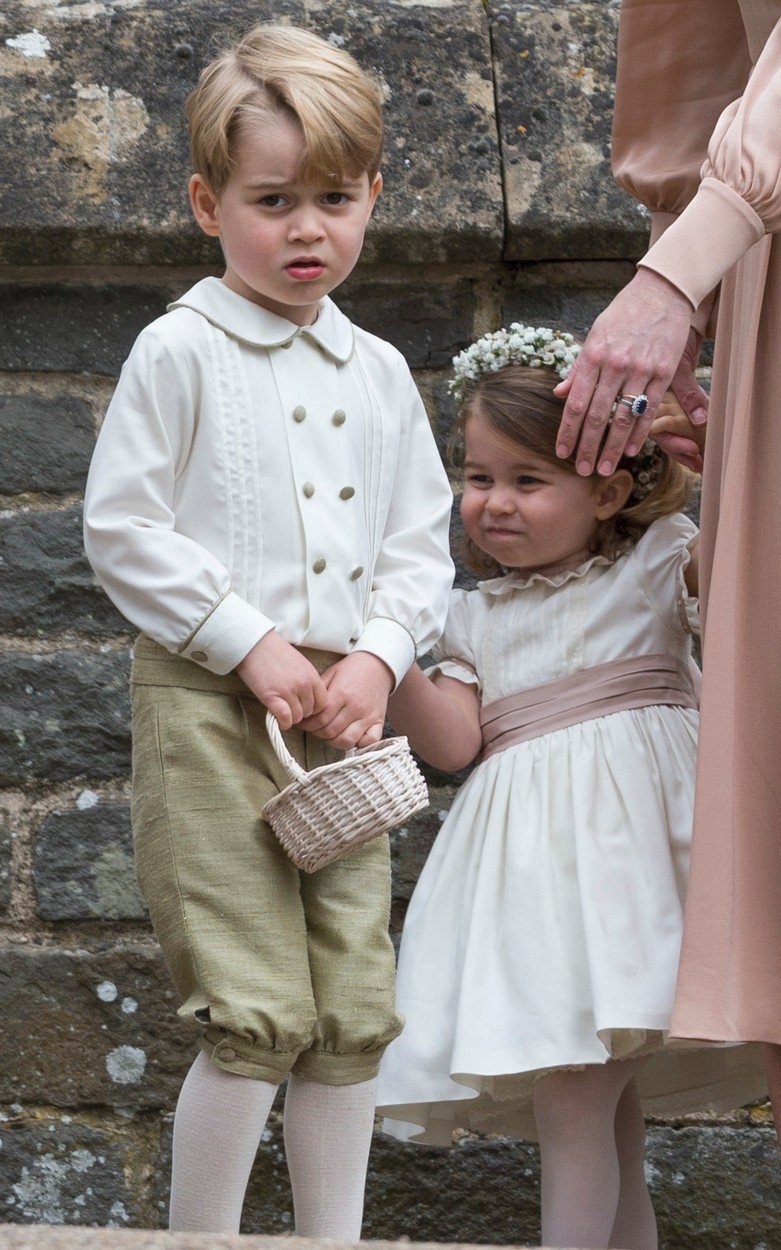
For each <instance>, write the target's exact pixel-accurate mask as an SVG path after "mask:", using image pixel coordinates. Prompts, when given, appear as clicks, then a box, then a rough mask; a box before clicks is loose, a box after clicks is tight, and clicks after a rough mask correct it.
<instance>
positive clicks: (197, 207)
mask: <svg viewBox="0 0 781 1250" xmlns="http://www.w3.org/2000/svg"><path fill="white" fill-rule="evenodd" d="M188 190H189V192H190V206H191V208H192V210H193V217H194V218H195V220H196V221H197V222H198V225H199V226H200V227H201V230H203V232H204V234H208V235H211V237H212V238H217V237H218V236H219V233H220V205H219V201H218V200H217V198H216V196H215V195H213V193H212V190H211V187H210V186H209V184H208V182H207V181H206V179H205V178H204V177H203V175H202V174H193V176H192V178H191V179H190V182H189V186H188Z"/></svg>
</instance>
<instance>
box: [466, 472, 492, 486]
mask: <svg viewBox="0 0 781 1250" xmlns="http://www.w3.org/2000/svg"><path fill="white" fill-rule="evenodd" d="M466 480H467V482H469V484H470V485H471V486H490V484H491V479H490V477H489V476H488V474H487V473H467V475H466Z"/></svg>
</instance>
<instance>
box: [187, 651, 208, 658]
mask: <svg viewBox="0 0 781 1250" xmlns="http://www.w3.org/2000/svg"><path fill="white" fill-rule="evenodd" d="M190 659H191V660H206V659H208V656H207V655H206V652H205V651H191V652H190Z"/></svg>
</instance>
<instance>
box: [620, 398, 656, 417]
mask: <svg viewBox="0 0 781 1250" xmlns="http://www.w3.org/2000/svg"><path fill="white" fill-rule="evenodd" d="M619 404H623V405H624V407H625V408H628V409H629V411H630V412H631V414H632V416H633V417H642V416H644V415H645V413H646V412H647V411H648V396H647V395H619V397H618V399H617V400H616V407H618V405H619Z"/></svg>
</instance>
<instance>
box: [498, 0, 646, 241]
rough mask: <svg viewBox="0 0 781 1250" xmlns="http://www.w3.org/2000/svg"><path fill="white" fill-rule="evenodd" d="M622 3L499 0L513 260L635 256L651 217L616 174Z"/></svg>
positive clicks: (504, 145) (501, 122) (500, 116)
mask: <svg viewBox="0 0 781 1250" xmlns="http://www.w3.org/2000/svg"><path fill="white" fill-rule="evenodd" d="M617 28H618V5H613V4H604V3H570V4H560V5H555V4H550V3H546V2H545V0H538V2H537V3H533V4H527V3H524V2H523V0H508V2H506V3H495V2H492V4H491V30H492V37H493V53H494V73H495V78H496V93H497V101H498V119H499V131H500V134H501V139H502V152H503V172H504V188H505V197H506V204H507V234H506V245H505V253H504V255H505V259H506V260H545V259H562V258H564V257H568V256H573V257H580V258H587V257H598V258H608V257H628V258H636V257H638V256H641V255H642V254H643V252H645V251H646V250H647V246H648V243H647V240H648V226H649V217H648V214H647V212H646V211H645V210H644V209H642V208H639V207H638V205H637V203H636V201H635V200H633V199H632V198H631V196H629V195H627V194H626V193H625V192H623V191H620V190H619V189H618V187H617V186H616V185H615V183H614V182H613V179H612V176H611V172H610V130H611V124H612V114H613V102H614V84H615V41H616V31H617Z"/></svg>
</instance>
